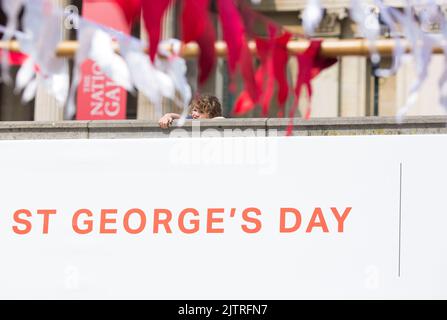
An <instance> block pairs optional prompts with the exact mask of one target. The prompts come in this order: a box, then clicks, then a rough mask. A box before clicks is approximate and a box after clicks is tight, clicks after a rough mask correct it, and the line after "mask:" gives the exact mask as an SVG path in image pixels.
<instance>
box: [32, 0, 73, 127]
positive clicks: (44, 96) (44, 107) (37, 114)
mask: <svg viewBox="0 0 447 320" xmlns="http://www.w3.org/2000/svg"><path fill="white" fill-rule="evenodd" d="M52 2H53V3H54V4H55V5H57V6H59V7H61V8H64V7H66V6H67V5H69V4H70V0H52ZM60 25H61V33H62V39H64V40H65V39H68V32H69V30H67V29H66V28H65V27H64V24H63V21H62V20H61V24H60ZM63 107H64V106H63V105H61V104H60V103H58V102H57V101H56V99H55V98H53V97H52V96H51V95H49V94H48V93H47V91H46V89H45V88H44V87H43V86H39V87H38V89H37V94H36V100H35V105H34V120H35V121H60V120H63V119H64V110H63Z"/></svg>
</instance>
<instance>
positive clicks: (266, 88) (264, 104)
mask: <svg viewBox="0 0 447 320" xmlns="http://www.w3.org/2000/svg"><path fill="white" fill-rule="evenodd" d="M268 29H269V34H270V37H269V38H268V39H261V38H257V39H256V48H257V51H258V56H259V59H260V63H261V64H260V66H259V68H258V69H257V71H256V74H255V80H256V85H257V89H258V90H259V92H262V95H261V96H260V97H259V99H258V100H254V99H252V97H251V95H250V93H249V92H248V91H247V90H244V91H243V92H242V93H241V94H240V95H239V97H238V99H237V100H236V104H235V109H234V113H235V114H236V115H241V114H244V113H246V112H248V111H250V110H252V109H253V108H254V107H255V105H256V104H257V103H259V104H260V105H261V108H262V114H263V116H267V115H268V112H269V109H270V103H271V100H272V98H273V94H274V90H275V82H276V84H277V86H278V104H279V107H280V115H281V116H282V115H283V113H284V105H285V102H286V100H287V97H288V95H289V85H288V82H287V74H286V66H287V60H288V52H287V43H288V41H289V39H290V38H291V34H290V33H288V32H284V33H283V34H282V35H281V36H279V37H275V34H276V33H277V31H278V30H277V28H276V27H275V26H273V25H269V27H268Z"/></svg>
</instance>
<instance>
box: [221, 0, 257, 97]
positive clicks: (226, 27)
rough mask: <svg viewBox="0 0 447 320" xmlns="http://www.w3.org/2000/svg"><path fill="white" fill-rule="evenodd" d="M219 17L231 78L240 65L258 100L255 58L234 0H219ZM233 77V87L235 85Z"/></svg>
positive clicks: (250, 89) (247, 84)
mask: <svg viewBox="0 0 447 320" xmlns="http://www.w3.org/2000/svg"><path fill="white" fill-rule="evenodd" d="M217 5H218V9H219V17H220V22H221V25H222V32H223V38H224V40H225V42H226V43H227V48H228V66H229V68H228V70H229V73H230V78H233V75H234V73H235V71H236V69H237V66H238V65H239V66H240V71H241V74H242V77H243V80H244V83H245V88H246V90H247V91H248V93H249V94H250V96H251V98H252V99H253V100H258V98H259V93H258V90H257V87H256V84H255V78H254V70H253V62H252V61H253V59H252V56H251V53H250V49H249V48H248V43H247V38H246V36H245V27H244V24H243V21H242V18H241V15H240V13H239V11H238V9H237V7H236V5H235V2H234V0H218V2H217ZM233 81H234V79H231V82H232V84H231V85H230V90H231V88H233V87H235V85H234V83H233Z"/></svg>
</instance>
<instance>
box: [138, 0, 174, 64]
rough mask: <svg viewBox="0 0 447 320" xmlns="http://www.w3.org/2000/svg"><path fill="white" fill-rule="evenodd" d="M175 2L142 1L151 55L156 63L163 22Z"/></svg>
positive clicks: (168, 0)
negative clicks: (167, 11) (170, 6)
mask: <svg viewBox="0 0 447 320" xmlns="http://www.w3.org/2000/svg"><path fill="white" fill-rule="evenodd" d="M173 1H175V0H156V1H152V0H142V3H141V4H142V9H143V18H144V25H145V26H146V30H147V33H148V35H149V55H150V57H151V59H152V61H154V59H155V55H156V54H157V50H158V43H159V42H160V35H161V22H162V20H163V16H164V14H165V12H166V10H167V9H168V8H169V5H170V4H171V2H173Z"/></svg>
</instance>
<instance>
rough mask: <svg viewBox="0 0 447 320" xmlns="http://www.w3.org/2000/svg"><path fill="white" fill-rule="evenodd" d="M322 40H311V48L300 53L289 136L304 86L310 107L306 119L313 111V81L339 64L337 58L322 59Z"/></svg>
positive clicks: (297, 56)
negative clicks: (327, 69) (322, 72)
mask: <svg viewBox="0 0 447 320" xmlns="http://www.w3.org/2000/svg"><path fill="white" fill-rule="evenodd" d="M321 42H322V40H321V39H318V40H311V42H310V44H309V47H308V48H307V49H306V51H304V52H303V53H298V54H297V55H296V58H297V60H298V68H299V72H298V79H297V81H296V86H295V101H294V103H293V106H292V108H291V109H290V113H289V117H290V124H289V127H288V129H287V134H288V135H290V134H291V133H292V129H293V120H292V118H293V117H294V116H295V111H296V109H297V108H298V106H299V101H300V96H301V90H302V89H303V86H305V87H306V89H307V95H308V100H309V102H308V107H307V109H306V114H305V116H304V118H305V119H309V118H310V113H311V111H312V107H311V99H312V94H313V92H312V84H311V81H312V79H313V78H315V77H316V76H317V75H318V74H319V73H320V72H321V71H322V70H324V69H326V68H328V67H330V66H332V65H333V64H334V63H336V62H337V59H335V58H323V57H320V55H319V53H320V50H321Z"/></svg>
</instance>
